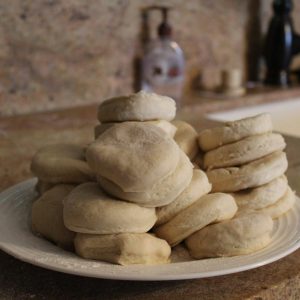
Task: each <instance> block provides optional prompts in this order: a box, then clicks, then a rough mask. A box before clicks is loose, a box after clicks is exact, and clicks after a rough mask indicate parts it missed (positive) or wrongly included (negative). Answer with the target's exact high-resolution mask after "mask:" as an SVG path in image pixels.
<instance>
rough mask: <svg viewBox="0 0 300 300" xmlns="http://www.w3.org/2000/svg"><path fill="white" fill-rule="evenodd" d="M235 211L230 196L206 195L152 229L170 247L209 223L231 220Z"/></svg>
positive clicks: (234, 205)
mask: <svg viewBox="0 0 300 300" xmlns="http://www.w3.org/2000/svg"><path fill="white" fill-rule="evenodd" d="M236 211H237V205H236V203H235V201H234V199H233V197H232V196H230V195H228V194H223V193H216V194H208V195H205V196H203V197H201V198H200V199H198V200H197V201H196V202H194V203H193V204H192V205H190V206H189V207H187V208H186V209H184V210H182V211H181V212H180V213H178V214H177V215H176V216H175V217H174V218H173V219H171V220H170V221H169V222H167V223H165V224H163V225H161V226H159V227H157V228H155V229H154V232H155V234H156V235H157V236H158V237H160V238H162V239H164V240H166V241H167V242H168V243H169V244H170V245H171V246H172V247H173V246H175V245H177V244H179V243H180V242H181V241H183V240H184V239H185V238H187V237H188V236H190V235H191V234H193V233H194V232H196V231H198V230H200V229H201V228H203V227H205V226H207V225H208V224H210V223H215V222H220V221H223V220H227V219H231V218H232V217H233V216H234V215H235V213H236Z"/></svg>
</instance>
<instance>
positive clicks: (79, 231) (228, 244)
mask: <svg viewBox="0 0 300 300" xmlns="http://www.w3.org/2000/svg"><path fill="white" fill-rule="evenodd" d="M175 115H176V106H175V101H173V100H172V99H171V98H169V97H165V96H160V95H157V94H152V93H145V92H139V93H136V94H132V95H129V96H123V97H118V98H112V99H108V100H106V101H104V102H103V103H102V104H101V105H100V106H99V110H98V120H99V121H100V123H99V124H98V125H97V126H96V127H95V140H94V141H93V142H91V143H90V144H89V145H85V146H80V145H68V144H57V145H50V146H46V147H44V148H42V149H41V150H39V151H38V152H37V153H36V155H35V156H34V158H33V160H32V164H31V170H32V172H33V173H34V174H35V175H36V176H37V177H38V184H37V190H38V191H39V195H40V197H39V198H38V199H37V200H36V201H35V202H34V203H33V206H32V219H31V221H32V229H33V231H34V232H36V233H38V234H40V235H42V236H43V237H45V238H47V239H49V240H50V241H52V242H54V243H56V244H57V245H59V246H61V247H63V248H65V249H68V250H73V249H74V250H75V252H76V253H77V254H78V255H79V256H81V257H83V258H87V259H96V260H101V261H107V262H112V263H118V264H121V265H128V264H159V263H167V262H169V260H170V254H171V247H174V246H176V245H177V244H179V243H181V242H183V241H184V242H185V244H186V246H187V248H188V250H189V252H190V254H191V255H192V256H193V257H194V258H197V259H198V258H202V257H215V256H233V255H241V254H247V253H251V252H254V251H256V250H258V249H261V248H263V247H265V246H266V245H267V244H268V243H269V242H270V240H271V239H270V233H271V230H272V227H273V221H272V218H275V217H277V216H279V215H280V214H282V213H284V212H286V211H287V210H288V209H289V208H290V207H291V206H292V204H293V201H294V194H293V192H292V191H291V190H290V188H289V187H288V183H287V180H286V177H285V176H284V172H285V170H286V168H287V161H286V156H285V153H284V152H282V150H283V149H284V147H285V143H284V140H283V138H282V136H281V135H279V134H274V133H272V123H271V120H270V117H269V115H260V116H257V117H254V118H250V119H244V120H240V121H236V122H231V123H227V124H225V126H223V127H219V128H215V129H209V130H205V131H203V132H201V133H200V136H199V137H198V133H197V132H196V130H195V129H194V128H193V127H192V126H191V125H189V124H188V123H186V122H183V121H179V120H176V121H174V120H173V119H174V117H175ZM198 142H199V144H198ZM199 146H200V147H199ZM200 148H201V150H203V151H204V152H205V155H204V158H203V161H202V162H201V165H203V166H204V167H205V169H206V172H204V171H202V170H201V169H199V168H198V166H197V163H196V164H194V165H193V163H192V162H199V157H200V153H201V150H200ZM194 166H195V167H194Z"/></svg>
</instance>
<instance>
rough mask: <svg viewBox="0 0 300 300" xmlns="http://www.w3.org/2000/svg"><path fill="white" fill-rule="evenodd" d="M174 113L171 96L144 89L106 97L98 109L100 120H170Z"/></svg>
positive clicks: (174, 107) (173, 103)
mask: <svg viewBox="0 0 300 300" xmlns="http://www.w3.org/2000/svg"><path fill="white" fill-rule="evenodd" d="M175 115H176V103H175V101H174V100H173V99H172V98H169V97H166V96H161V95H157V94H154V93H146V92H144V91H140V92H138V93H136V94H132V95H129V96H121V97H116V98H111V99H108V100H106V101H104V102H103V103H102V104H100V105H99V109H98V120H99V121H100V122H123V121H148V120H167V121H171V120H173V119H174V118H175Z"/></svg>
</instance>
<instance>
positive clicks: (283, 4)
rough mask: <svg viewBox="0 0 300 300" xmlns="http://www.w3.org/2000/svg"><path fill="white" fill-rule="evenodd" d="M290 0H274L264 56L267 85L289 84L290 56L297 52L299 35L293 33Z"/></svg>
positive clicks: (299, 48)
mask: <svg viewBox="0 0 300 300" xmlns="http://www.w3.org/2000/svg"><path fill="white" fill-rule="evenodd" d="M292 8H293V4H292V1H291V0H274V1H273V10H274V16H273V17H272V19H271V22H270V25H269V29H268V32H267V36H266V41H265V48H264V57H265V60H266V67H267V72H266V78H265V83H266V84H268V85H280V86H286V85H288V84H289V70H290V64H291V60H292V56H293V55H294V54H296V53H298V52H299V50H300V47H299V36H298V35H296V34H295V32H294V27H293V22H292V19H291V16H290V12H291V10H292Z"/></svg>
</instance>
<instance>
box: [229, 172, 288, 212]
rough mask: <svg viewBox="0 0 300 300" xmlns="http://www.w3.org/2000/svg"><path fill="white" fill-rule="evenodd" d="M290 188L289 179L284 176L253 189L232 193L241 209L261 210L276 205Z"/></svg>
mask: <svg viewBox="0 0 300 300" xmlns="http://www.w3.org/2000/svg"><path fill="white" fill-rule="evenodd" d="M287 187H288V182H287V178H286V177H285V176H284V175H282V176H280V177H277V178H275V179H273V180H272V181H270V182H269V183H266V184H264V185H262V186H259V187H257V188H253V189H247V190H243V191H240V192H236V193H232V194H231V195H232V196H233V198H234V200H235V202H236V204H237V206H238V207H239V209H261V208H264V207H267V206H269V205H272V204H274V203H275V202H276V201H277V200H279V199H280V198H281V197H282V196H283V195H284V194H285V193H286V190H287Z"/></svg>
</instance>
